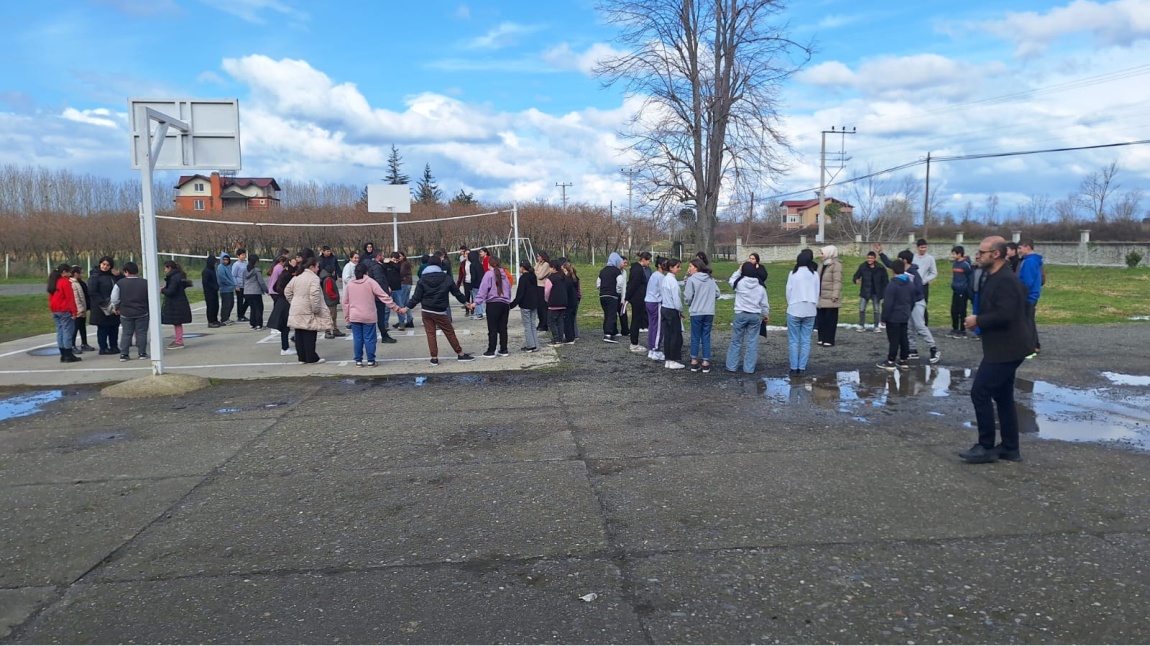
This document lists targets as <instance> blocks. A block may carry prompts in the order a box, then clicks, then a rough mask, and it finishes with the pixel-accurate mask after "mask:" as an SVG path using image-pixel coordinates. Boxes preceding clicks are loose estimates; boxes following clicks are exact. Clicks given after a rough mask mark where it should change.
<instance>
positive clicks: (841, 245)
mask: <svg viewBox="0 0 1150 646" xmlns="http://www.w3.org/2000/svg"><path fill="white" fill-rule="evenodd" d="M1012 237H1013V238H1014V239H1015V240H1017V239H1019V237H1020V232H1016V233H1015V234H1014V235H1013V236H1012ZM1083 238H1084V239H1083V240H1081V241H1079V242H1041V241H1035V243H1034V244H1035V251H1036V252H1037V253H1040V254H1042V259H1043V262H1045V264H1048V265H1079V266H1094V267H1125V266H1126V254H1127V253H1129V252H1130V251H1131V250H1137V251H1138V252H1139V253H1141V254H1142V258H1143V260H1142V264H1143V265H1146V264H1150V243H1145V242H1091V241H1089V234H1088V233H1085V234H1084V236H1083ZM979 242H980V241H979V240H965V239H964V236H962V235H961V234H960V235H957V236H955V238H954V239H952V240H951V241H949V242H942V241H939V240H937V239H936V240H934V241H933V242H931V243H930V245H929V246H928V249H929V251H930V253H931V255H933V256H934V257H935V259H937V260H938V261H939V262H944V261H948V260H949V259H950V249H951V247H953V246H955V245H962V246H963V247H965V248H966V253H967V255H968V256H969V255H972V254H973V253H974V251H975V250H976V249H977V248H978V243H979ZM824 244H833V245H835V246H836V247H838V249H839V255H840V256H865V255H866V254H867V252H868V251H870V249H871V243H869V242H842V241H831V242H828V243H817V242H815V241H814V237H813V236H812V237H810V238H808V240H807V241H806V243H805V244H781V245H744V244H743V240H742V238H737V239H736V247H737V251H736V257H737V258H738V259H739V260H743V259H745V258H746V257H747V254H750V253H751V252H757V253H758V254H759V257H760V258H762V260H763V262H780V261H781V262H791V261H794V259H795V257H796V256H798V255H799V252H800V251H802V250H803V249H807V248H810V249H812V250H814V251H815V257H816V258H817V257H818V250H819V247H822V246H824ZM880 244H882V246H883V251H884V252H886V254H887V255H888V256H891V257H894V255H895V254H896V253H898V252H899V251H900V250H902V249H911V250H912V251H913V250H914V236H908V239H906V240H897V241H891V242H882V243H880Z"/></svg>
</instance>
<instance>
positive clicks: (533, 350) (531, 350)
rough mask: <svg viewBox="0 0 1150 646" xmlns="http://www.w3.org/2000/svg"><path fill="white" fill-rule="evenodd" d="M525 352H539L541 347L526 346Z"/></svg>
mask: <svg viewBox="0 0 1150 646" xmlns="http://www.w3.org/2000/svg"><path fill="white" fill-rule="evenodd" d="M523 351H524V352H539V348H525V349H524V350H523Z"/></svg>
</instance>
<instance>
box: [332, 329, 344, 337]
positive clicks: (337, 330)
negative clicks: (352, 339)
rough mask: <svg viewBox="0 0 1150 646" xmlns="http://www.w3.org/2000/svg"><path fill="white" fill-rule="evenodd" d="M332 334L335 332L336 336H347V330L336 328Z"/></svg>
mask: <svg viewBox="0 0 1150 646" xmlns="http://www.w3.org/2000/svg"><path fill="white" fill-rule="evenodd" d="M332 334H334V335H336V336H347V332H344V331H343V330H341V329H339V328H336V329H335V330H333V331H332Z"/></svg>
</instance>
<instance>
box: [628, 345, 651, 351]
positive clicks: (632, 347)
mask: <svg viewBox="0 0 1150 646" xmlns="http://www.w3.org/2000/svg"><path fill="white" fill-rule="evenodd" d="M630 349H631V352H646V351H647V348H646V347H644V346H641V345H638V344H632V345H631V348H630Z"/></svg>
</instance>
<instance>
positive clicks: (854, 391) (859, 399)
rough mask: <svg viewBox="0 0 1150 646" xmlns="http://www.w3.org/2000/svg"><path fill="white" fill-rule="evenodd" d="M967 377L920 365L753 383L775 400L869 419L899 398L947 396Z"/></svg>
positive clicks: (952, 370)
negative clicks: (907, 367) (889, 370)
mask: <svg viewBox="0 0 1150 646" xmlns="http://www.w3.org/2000/svg"><path fill="white" fill-rule="evenodd" d="M970 376H971V372H970V370H969V369H957V368H943V367H939V366H932V365H923V366H912V367H911V369H910V370H896V371H894V372H887V371H886V370H878V369H877V368H876V369H874V370H844V371H841V372H836V373H834V374H833V375H825V376H816V377H814V378H812V379H804V380H792V379H789V378H785V377H780V378H771V377H768V378H765V379H762V380H760V381H759V382H758V383H757V384H756V385H757V388H758V392H759V394H760V395H765V396H766V397H767V398H769V399H771V400H773V401H776V402H779V403H807V404H813V405H816V406H819V407H820V408H825V409H828V410H834V411H837V412H840V413H844V414H848V415H851V417H852V419H854V420H855V421H858V422H869V421H870V416H871V415H873V414H875V413H876V412H879V411H882V410H884V409H887V410H892V409H893V408H894V405H895V403H896V400H898V399H900V398H914V397H924V398H931V397H949V396H950V395H951V391H952V390H953V389H954V388H955V387H956V385H957V384H958V383H960V382H961V381H963V380H966V379H969V378H970ZM930 413H931V414H932V415H942V414H943V413H939V412H937V411H930Z"/></svg>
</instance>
